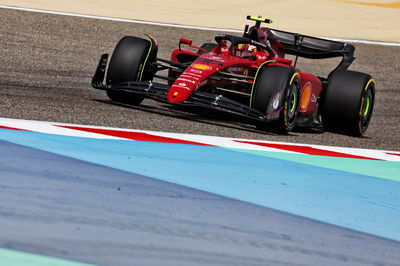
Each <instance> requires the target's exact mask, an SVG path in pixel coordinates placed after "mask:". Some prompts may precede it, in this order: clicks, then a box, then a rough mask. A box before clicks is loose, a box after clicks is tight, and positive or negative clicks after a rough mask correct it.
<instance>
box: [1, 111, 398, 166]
mask: <svg viewBox="0 0 400 266" xmlns="http://www.w3.org/2000/svg"><path fill="white" fill-rule="evenodd" d="M57 125H59V126H75V127H85V128H96V129H108V130H119V131H126V132H141V133H147V134H151V135H155V136H161V137H169V138H174V139H180V140H186V141H192V142H198V143H203V144H209V145H213V146H218V147H224V148H237V149H246V150H259V151H271V152H285V153H297V152H291V151H286V150H281V149H275V148H269V147H263V146H258V145H251V144H246V143H240V142H237V140H240V141H251V142H258V143H270V144H284V145H292V146H293V145H295V146H307V147H312V148H316V149H321V150H327V151H335V152H340V153H345V154H351V155H357V156H364V157H370V158H375V159H381V160H386V161H400V156H396V155H390V154H388V153H395V154H400V152H396V151H384V150H372V149H359V148H344V147H333V146H322V145H313V144H299V143H288V142H273V141H265V140H251V139H237V138H226V137H216V136H205V135H192V134H180V133H168V132H156V131H147V130H132V129H123V128H110V127H99V126H86V125H75V124H65V123H56V122H42V121H34V120H15V119H10V118H0V126H6V127H13V128H18V129H25V130H29V131H33V132H41V133H47V134H57V135H64V136H75V137H85V138H96V139H118V140H121V139H124V138H118V137H112V136H107V135H103V134H97V133H90V132H85V131H80V130H72V129H66V128H61V127H58V126H57ZM298 154H301V153H298Z"/></svg>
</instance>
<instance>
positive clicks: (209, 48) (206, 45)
mask: <svg viewBox="0 0 400 266" xmlns="http://www.w3.org/2000/svg"><path fill="white" fill-rule="evenodd" d="M217 46H218V45H217V44H215V43H204V44H202V45H201V46H200V48H203V49H204V50H206V51H208V52H211V51H212V50H213V49H214V48H215V47H217ZM197 53H198V54H205V52H204V51H203V50H201V49H199V50H198V51H197Z"/></svg>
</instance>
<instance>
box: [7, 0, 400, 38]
mask: <svg viewBox="0 0 400 266" xmlns="http://www.w3.org/2000/svg"><path fill="white" fill-rule="evenodd" d="M0 5H8V6H16V7H26V8H35V9H43V10H51V11H62V12H71V13H77V14H86V15H97V16H107V17H116V18H126V19H136V20H145V21H154V22H163V23H173V24H181V25H192V26H206V27H216V28H228V29H242V28H243V26H244V24H245V23H246V19H245V17H246V15H255V16H258V15H261V16H263V17H267V18H271V19H272V20H273V21H274V24H273V25H272V26H271V27H273V28H277V29H282V30H288V31H294V32H299V33H303V34H308V35H315V36H322V37H332V38H345V39H361V40H376V41H391V42H400V1H382V0H381V1H380V0H375V1H371V0H363V1H345V0H343V1H339V0H301V1H300V0H247V1H231V0H219V1H215V0H201V1H188V0H186V1H183V0H164V1H162V0H148V1H137V0H113V1H107V0H68V1H65V0H60V1H53V0H29V1H27V0H0Z"/></svg>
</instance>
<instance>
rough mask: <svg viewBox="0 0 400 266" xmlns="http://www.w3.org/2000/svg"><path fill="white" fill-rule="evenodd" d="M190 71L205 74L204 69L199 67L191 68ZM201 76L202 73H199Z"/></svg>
mask: <svg viewBox="0 0 400 266" xmlns="http://www.w3.org/2000/svg"><path fill="white" fill-rule="evenodd" d="M189 72H191V73H198V74H203V73H204V71H203V70H197V69H194V68H191V69H189ZM199 76H200V77H201V75H199Z"/></svg>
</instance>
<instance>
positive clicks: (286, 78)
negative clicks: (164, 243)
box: [251, 66, 300, 134]
mask: <svg viewBox="0 0 400 266" xmlns="http://www.w3.org/2000/svg"><path fill="white" fill-rule="evenodd" d="M278 93H279V95H280V96H277V95H278ZM299 93H300V78H299V74H298V73H297V72H296V71H295V70H294V69H292V68H288V67H281V66H264V67H262V68H261V69H259V70H258V73H257V74H256V77H255V81H254V87H253V91H252V95H251V99H252V102H251V107H253V108H255V109H257V110H259V111H260V112H262V113H263V114H265V115H267V116H273V115H274V114H275V115H276V116H277V117H276V120H275V121H272V122H269V123H267V124H265V123H263V124H260V125H258V127H259V128H260V129H273V130H275V131H278V132H279V133H282V134H288V133H289V132H290V131H291V130H292V129H293V127H294V126H295V124H296V118H297V110H298V107H299Z"/></svg>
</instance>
